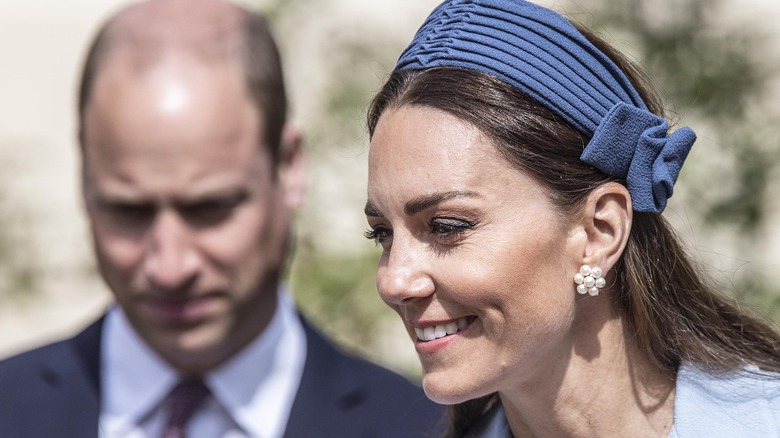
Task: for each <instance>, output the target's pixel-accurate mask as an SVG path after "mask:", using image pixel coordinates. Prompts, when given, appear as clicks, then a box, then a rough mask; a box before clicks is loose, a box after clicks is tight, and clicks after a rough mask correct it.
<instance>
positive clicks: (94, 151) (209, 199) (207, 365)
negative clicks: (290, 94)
mask: <svg viewBox="0 0 780 438" xmlns="http://www.w3.org/2000/svg"><path fill="white" fill-rule="evenodd" d="M125 58H127V59H125ZM263 130H264V127H263V126H262V123H261V117H260V116H259V114H258V111H257V109H256V107H255V106H254V105H253V103H252V101H251V100H250V97H249V93H248V91H247V90H246V87H245V85H244V80H243V77H242V75H241V72H240V69H239V67H238V66H237V65H234V63H229V62H214V63H208V64H206V63H202V62H200V61H197V60H194V59H192V58H188V57H186V56H184V55H182V56H178V57H173V56H169V57H168V58H165V59H164V60H162V61H160V62H158V63H156V64H155V65H154V66H153V67H150V68H145V69H142V70H141V69H138V68H136V64H134V63H133V62H132V60H131V59H130V57H123V56H122V55H115V56H113V57H112V58H110V59H109V60H108V61H107V65H105V66H104V67H103V68H102V69H101V71H100V73H99V76H98V79H97V81H96V83H95V87H94V91H93V95H92V98H91V100H90V102H89V105H88V107H87V109H86V112H85V115H84V137H83V148H84V162H83V165H84V198H85V202H86V206H87V212H88V215H89V219H90V221H91V226H92V234H93V237H94V244H95V249H96V254H97V260H98V264H99V268H100V271H101V274H102V275H103V277H104V279H105V280H106V282H107V283H108V285H109V287H110V288H111V290H112V291H113V293H114V295H115V297H116V300H117V302H118V303H119V304H120V305H121V306H122V308H123V309H124V311H125V312H126V314H127V316H128V318H129V320H130V322H131V324H132V325H133V327H134V328H135V329H136V330H137V331H138V333H139V334H140V335H141V336H142V337H143V339H144V340H145V341H146V342H147V343H148V344H149V345H150V346H151V347H152V348H153V349H154V350H155V351H156V352H157V353H158V354H160V355H161V356H162V357H163V358H165V359H166V360H167V361H168V362H169V363H171V364H172V365H173V366H174V367H176V368H178V369H180V370H181V371H184V372H188V373H202V372H205V371H208V370H210V369H212V368H214V367H215V366H217V365H219V364H220V363H222V362H223V361H224V360H225V359H227V358H229V357H230V356H231V355H233V354H234V353H236V352H237V351H239V350H240V349H241V348H243V347H244V346H245V345H246V344H247V343H248V342H250V341H251V340H252V339H253V338H254V337H255V336H257V335H258V334H259V333H261V332H262V331H263V330H264V328H265V327H266V326H267V324H268V322H269V321H270V319H271V317H272V315H273V311H274V307H275V305H276V288H277V282H278V280H279V276H280V273H281V271H282V269H283V267H284V262H285V256H286V251H287V247H288V244H289V233H290V221H291V219H292V218H291V215H292V211H293V210H294V208H295V207H297V205H298V203H299V201H300V197H301V191H302V188H301V187H302V179H303V177H302V170H301V166H302V164H301V160H302V159H301V157H300V149H299V147H298V143H297V141H295V140H291V141H286V142H285V144H284V145H283V146H282V148H283V149H282V150H283V152H282V153H281V157H282V158H280V160H279V163H278V164H276V165H274V163H272V162H271V157H270V155H269V153H268V152H267V147H266V145H264V144H263V141H262V139H264V138H265V136H264V132H263ZM287 139H288V140H289V137H287Z"/></svg>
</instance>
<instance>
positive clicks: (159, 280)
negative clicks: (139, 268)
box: [144, 209, 201, 290]
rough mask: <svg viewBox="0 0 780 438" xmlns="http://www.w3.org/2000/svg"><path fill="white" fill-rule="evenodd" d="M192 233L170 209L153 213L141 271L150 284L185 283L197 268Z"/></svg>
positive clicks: (178, 286) (177, 286) (180, 285)
mask: <svg viewBox="0 0 780 438" xmlns="http://www.w3.org/2000/svg"><path fill="white" fill-rule="evenodd" d="M195 237H196V236H195V234H194V232H193V230H192V229H191V227H190V226H189V225H188V224H187V223H186V221H185V220H184V219H182V218H181V216H180V215H179V214H178V213H177V212H176V211H174V210H168V209H163V210H160V211H159V212H158V214H157V217H156V218H155V219H154V222H153V223H152V226H151V228H150V230H149V234H148V236H147V239H148V240H147V248H146V254H145V260H144V273H145V275H146V277H147V279H148V280H149V282H150V283H151V285H152V286H153V287H156V288H160V289H163V290H178V289H181V288H183V287H185V286H186V285H187V284H188V283H190V282H191V281H192V280H193V279H194V278H195V277H196V275H197V273H198V270H199V269H200V264H201V260H200V256H199V254H198V250H197V246H196V241H195Z"/></svg>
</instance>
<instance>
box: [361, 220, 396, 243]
mask: <svg viewBox="0 0 780 438" xmlns="http://www.w3.org/2000/svg"><path fill="white" fill-rule="evenodd" d="M363 235H364V236H366V239H368V240H373V241H374V243H375V244H377V245H381V244H382V243H384V242H385V241H386V240H387V239H388V238H389V237H390V236H391V235H392V232H391V231H390V229H389V228H387V227H384V226H379V225H377V226H374V227H371V228H369V229H368V230H366V232H365V233H363Z"/></svg>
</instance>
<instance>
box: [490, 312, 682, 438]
mask: <svg viewBox="0 0 780 438" xmlns="http://www.w3.org/2000/svg"><path fill="white" fill-rule="evenodd" d="M592 310H593V311H595V312H598V310H597V309H592ZM593 316H594V315H593V314H591V315H590V317H591V318H588V322H587V326H585V325H583V324H579V327H578V326H577V325H578V324H576V323H575V327H574V330H573V331H572V333H576V335H574V336H573V337H572V340H571V341H572V342H571V354H569V355H567V356H568V357H567V358H566V359H565V360H564V361H563V363H558V364H555V365H557V366H555V365H552V364H551V366H550V367H549V368H548V369H547V370H545V371H543V372H541V373H540V374H541V375H539V376H534V378H533V379H528V380H526V382H524V383H523V382H521V383H519V384H518V386H516V387H514V388H511V389H509V390H507V391H501V392H500V393H499V395H500V397H501V402H502V404H503V407H504V410H505V413H506V416H507V419H508V420H509V425H510V427H511V429H512V431H513V434H514V435H515V436H523V437H526V436H529V437H557V436H561V437H563V436H566V437H571V436H643V437H652V436H658V437H666V436H667V435H668V434H669V431H670V430H671V427H672V421H673V413H674V376H669V375H668V373H666V372H664V371H663V370H661V369H659V368H658V367H656V366H654V365H653V363H652V361H650V359H649V358H648V357H647V356H646V355H645V354H644V353H643V352H641V351H640V350H639V348H638V346H637V345H636V343H635V342H634V338H633V336H631V335H630V334H629V333H626V327H625V326H624V322H623V320H622V319H621V318H617V317H614V315H612V316H611V317H610V316H609V315H605V318H602V319H601V321H599V319H598V318H592V317H593ZM594 322H595V323H594Z"/></svg>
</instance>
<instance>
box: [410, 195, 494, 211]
mask: <svg viewBox="0 0 780 438" xmlns="http://www.w3.org/2000/svg"><path fill="white" fill-rule="evenodd" d="M478 197H480V195H479V193H477V192H474V191H471V190H452V191H448V192H438V193H432V194H430V195H425V196H420V197H419V198H416V199H412V200H411V201H409V202H407V203H406V205H405V206H404V213H406V215H407V216H411V215H414V214H416V213H419V212H421V211H423V210H425V209H426V208H429V207H432V206H434V205H436V204H439V203H441V202H444V201H446V200H449V199H454V198H478Z"/></svg>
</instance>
